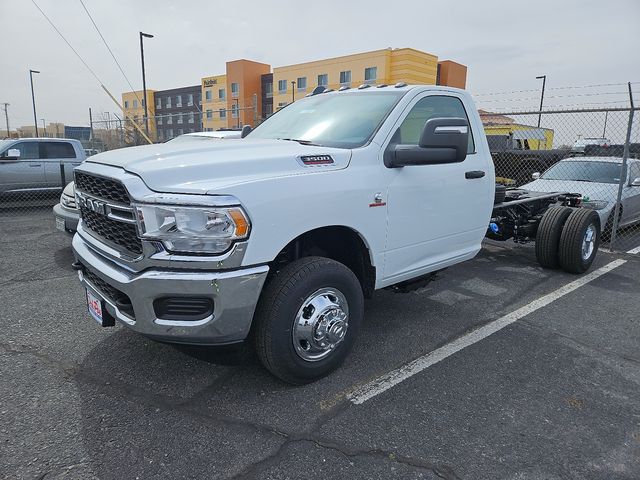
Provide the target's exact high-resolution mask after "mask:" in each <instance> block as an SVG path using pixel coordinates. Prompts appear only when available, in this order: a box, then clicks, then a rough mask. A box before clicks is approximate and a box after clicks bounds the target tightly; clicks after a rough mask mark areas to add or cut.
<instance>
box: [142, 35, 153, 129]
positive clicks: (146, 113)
mask: <svg viewBox="0 0 640 480" xmlns="http://www.w3.org/2000/svg"><path fill="white" fill-rule="evenodd" d="M145 37H146V38H153V35H151V34H149V33H143V32H140V59H141V61H142V95H143V97H142V103H143V104H144V130H145V132H146V133H147V136H149V111H148V110H147V108H148V107H147V80H146V78H145V74H144V46H143V44H142V39H143V38H145Z"/></svg>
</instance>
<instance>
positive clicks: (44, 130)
mask: <svg viewBox="0 0 640 480" xmlns="http://www.w3.org/2000/svg"><path fill="white" fill-rule="evenodd" d="M40 120H41V121H42V131H43V132H44V136H45V137H46V136H47V127H45V126H44V118H41V119H40Z"/></svg>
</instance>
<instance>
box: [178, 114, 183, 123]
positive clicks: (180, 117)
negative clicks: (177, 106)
mask: <svg viewBox="0 0 640 480" xmlns="http://www.w3.org/2000/svg"><path fill="white" fill-rule="evenodd" d="M178 123H179V124H182V115H178Z"/></svg>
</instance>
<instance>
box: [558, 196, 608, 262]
mask: <svg viewBox="0 0 640 480" xmlns="http://www.w3.org/2000/svg"><path fill="white" fill-rule="evenodd" d="M599 246H600V216H599V215H598V214H597V213H596V212H595V211H594V210H590V209H587V208H578V209H576V210H574V211H573V212H572V213H571V215H570V216H569V218H568V219H567V223H565V225H564V228H563V229H562V235H561V236H560V247H559V250H558V254H559V257H560V265H561V266H562V269H563V270H564V271H565V272H569V273H584V272H586V271H587V270H589V267H590V266H591V264H592V263H593V260H594V259H595V258H596V254H597V253H598V247H599Z"/></svg>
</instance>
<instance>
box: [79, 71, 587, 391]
mask: <svg viewBox="0 0 640 480" xmlns="http://www.w3.org/2000/svg"><path fill="white" fill-rule="evenodd" d="M75 184H76V199H77V201H78V206H79V208H80V215H81V220H80V223H79V224H78V232H77V234H76V235H75V236H74V238H73V250H74V254H75V257H76V262H75V263H74V268H75V269H77V270H78V272H79V277H80V281H81V283H82V284H83V286H84V287H85V288H86V298H87V304H88V310H89V313H90V315H91V316H92V317H93V318H94V319H95V320H96V321H97V322H98V323H99V324H100V325H102V326H112V325H114V324H115V322H116V320H117V321H118V322H120V323H122V324H123V325H125V326H127V327H128V328H130V329H132V330H134V331H137V332H139V333H141V334H143V335H147V336H149V337H152V338H155V339H158V340H161V341H166V342H178V343H191V344H202V345H215V344H230V343H237V342H242V341H244V340H245V339H248V338H249V339H250V340H251V341H252V342H253V343H254V345H255V348H256V350H257V352H258V356H259V358H260V360H261V361H262V363H263V364H264V365H265V367H266V368H267V369H268V370H269V371H271V372H272V373H273V374H274V375H276V376H277V377H279V378H281V379H283V380H285V381H287V382H290V383H294V384H301V383H308V382H310V381H313V380H316V379H318V378H320V377H322V376H324V375H327V374H328V373H329V372H331V371H332V370H334V369H335V368H337V367H338V366H339V365H340V364H341V363H342V362H343V361H344V359H345V358H346V356H347V354H348V352H349V350H350V349H351V346H352V344H353V342H354V340H355V337H356V335H357V332H358V328H359V326H360V324H361V322H362V317H363V299H364V297H365V296H366V297H369V296H371V295H372V294H373V292H374V291H375V290H377V289H382V288H387V289H391V290H392V291H396V292H404V291H408V290H411V289H416V288H422V287H423V286H424V285H425V284H426V283H428V282H429V281H430V280H432V279H433V278H434V276H435V275H436V273H438V272H440V271H442V270H443V269H445V268H447V267H448V266H450V265H454V264H456V263H459V262H462V261H465V260H469V259H471V258H473V257H474V256H475V255H476V254H477V253H478V252H479V251H480V248H481V243H482V240H483V238H484V236H485V234H486V232H487V228H488V227H489V225H490V219H491V215H492V211H493V210H494V201H495V200H494V197H495V194H496V188H495V176H494V168H493V162H492V160H491V154H490V152H489V148H488V145H487V141H486V138H485V134H484V129H483V125H482V122H481V120H480V117H479V115H478V112H477V109H476V108H475V106H474V104H473V101H472V99H471V96H470V95H469V93H467V92H466V91H464V90H458V89H455V88H450V87H437V86H408V85H406V84H403V83H398V84H396V85H394V86H387V85H381V86H379V87H372V86H371V85H362V86H361V87H359V88H357V89H345V88H342V89H340V91H331V90H329V89H326V88H325V87H317V88H316V89H314V91H313V92H312V94H311V95H310V96H308V97H306V98H303V99H300V100H299V101H296V102H295V103H292V104H290V105H289V106H287V108H285V109H282V110H280V111H279V112H278V113H277V114H275V115H273V116H271V117H270V118H268V119H267V120H265V121H264V122H263V123H262V124H261V125H259V126H258V127H257V128H256V129H255V130H253V131H252V132H251V133H249V134H248V136H246V138H244V139H243V140H242V141H215V142H201V141H200V142H194V141H183V142H168V143H164V144H156V145H148V146H142V147H132V148H127V149H122V150H115V151H110V152H106V153H103V154H100V155H96V156H95V157H91V158H90V159H89V160H88V161H87V162H85V163H83V164H82V165H81V166H80V167H78V168H77V169H76V171H75ZM541 197H544V198H541ZM552 197H553V196H549V195H538V196H537V199H533V200H531V202H536V203H539V204H540V207H539V209H538V210H539V211H540V212H544V211H545V209H547V207H548V206H549V204H550V203H551V202H555V200H554V199H553V198H552ZM512 203H514V202H511V203H508V202H502V203H501V206H500V207H501V208H502V209H503V210H505V209H509V208H511V204H512ZM496 207H497V206H496ZM514 208H515V207H514ZM536 208H538V207H536ZM568 213H569V214H570V215H575V214H577V215H578V216H579V217H580V218H578V219H577V220H579V221H577V222H572V224H575V225H576V226H577V227H579V228H572V229H571V232H570V233H571V234H572V238H574V237H576V236H577V238H582V237H584V236H585V235H588V239H587V243H588V244H589V245H592V246H595V248H593V249H592V251H591V253H590V256H589V257H588V258H587V259H586V260H587V261H588V262H589V263H590V262H591V261H592V260H593V256H594V255H595V252H597V245H598V241H599V238H600V234H599V228H598V225H594V223H593V222H594V221H595V222H596V223H597V216H595V215H594V214H593V212H592V211H590V210H589V211H586V210H581V209H572V208H569V209H568ZM585 213H586V215H585ZM498 214H499V212H498V213H496V217H498V216H499V215H498ZM594 217H595V219H594ZM574 218H575V217H574ZM552 220H553V219H552ZM495 222H496V224H495V228H494V229H493V230H494V231H496V232H497V233H499V231H500V229H501V228H508V227H509V222H507V221H502V220H501V219H499V218H496V219H495ZM547 223H548V222H547ZM552 223H553V222H551V223H549V224H552ZM560 230H562V229H560ZM555 231H559V230H558V229H554V232H555ZM563 232H564V230H563ZM516 233H517V232H516ZM512 237H513V235H512ZM505 238H506V237H505ZM547 243H549V242H547ZM581 252H582V250H580V252H578V256H579V257H580V258H579V260H581V261H582V260H584V259H583V257H582V255H581ZM571 253H572V257H575V256H576V252H575V251H572V252H571ZM556 254H557V252H555V251H554V252H549V255H548V256H549V257H551V256H554V255H556ZM572 262H573V261H572ZM570 263H571V262H570ZM569 267H571V265H569ZM579 267H580V265H579ZM587 267H588V265H587ZM580 271H584V270H580ZM249 332H252V333H251V335H249Z"/></svg>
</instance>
